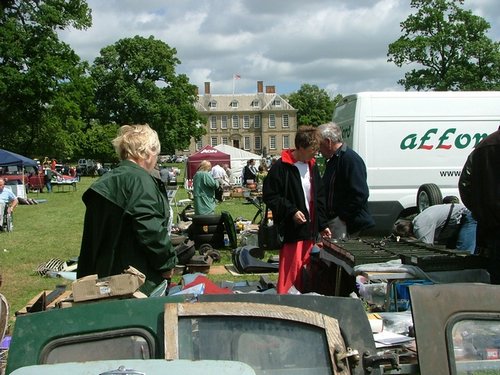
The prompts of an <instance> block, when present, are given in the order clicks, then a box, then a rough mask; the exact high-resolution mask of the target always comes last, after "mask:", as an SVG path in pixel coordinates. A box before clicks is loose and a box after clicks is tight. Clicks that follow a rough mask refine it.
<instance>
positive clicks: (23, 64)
mask: <svg viewBox="0 0 500 375" xmlns="http://www.w3.org/2000/svg"><path fill="white" fill-rule="evenodd" d="M90 25H91V15H90V9H89V8H88V6H87V4H86V2H85V1H84V0H8V1H2V2H1V3H0V134H2V137H1V138H0V147H2V148H8V149H10V150H13V151H17V152H19V153H22V154H25V155H30V156H42V155H48V156H51V157H52V156H54V157H55V156H57V157H62V158H65V157H70V156H72V153H73V152H74V149H75V144H76V143H75V142H74V141H72V138H71V137H73V136H74V135H75V134H76V135H78V132H79V131H80V129H81V127H82V125H83V124H82V120H81V115H82V112H81V111H82V109H81V107H82V106H81V105H80V104H81V103H75V102H74V100H77V99H82V98H83V97H84V96H85V92H87V93H91V91H83V92H82V91H81V90H80V89H81V88H82V87H88V85H87V84H86V83H85V79H84V77H82V75H84V74H85V68H86V66H85V64H82V63H81V62H80V59H79V57H78V56H77V55H76V54H75V53H74V51H73V50H72V49H71V48H70V47H69V46H68V45H66V44H65V43H63V42H61V41H60V40H59V39H58V36H57V33H56V30H58V29H64V28H66V27H70V26H71V27H75V28H77V29H84V28H87V27H89V26H90ZM86 100H87V103H88V96H87V99H86ZM68 134H71V137H70V136H69V135H68ZM55 150H58V151H57V155H54V154H55V153H56V151H55ZM59 150H60V151H59Z"/></svg>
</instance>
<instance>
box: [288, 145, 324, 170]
mask: <svg viewBox="0 0 500 375" xmlns="http://www.w3.org/2000/svg"><path fill="white" fill-rule="evenodd" d="M293 151H294V150H292V149H288V150H283V151H282V152H281V161H283V162H284V163H288V164H295V163H296V162H297V161H298V160H296V159H295V158H294V157H293ZM307 164H309V170H311V169H312V167H313V166H314V165H315V164H316V159H315V158H312V159H311V160H309V161H308V162H307Z"/></svg>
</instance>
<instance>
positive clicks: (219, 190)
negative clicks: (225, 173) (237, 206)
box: [215, 185, 224, 202]
mask: <svg viewBox="0 0 500 375" xmlns="http://www.w3.org/2000/svg"><path fill="white" fill-rule="evenodd" d="M223 194H224V188H223V187H222V185H219V187H218V188H217V189H215V199H216V200H217V201H218V202H222V201H223V198H222V196H223Z"/></svg>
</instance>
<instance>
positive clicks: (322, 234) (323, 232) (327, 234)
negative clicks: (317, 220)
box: [321, 227, 332, 238]
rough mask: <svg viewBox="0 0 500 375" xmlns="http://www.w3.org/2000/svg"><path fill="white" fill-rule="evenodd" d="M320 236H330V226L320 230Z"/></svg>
mask: <svg viewBox="0 0 500 375" xmlns="http://www.w3.org/2000/svg"><path fill="white" fill-rule="evenodd" d="M321 237H322V238H331V237H332V232H331V231H330V228H328V227H327V228H326V229H324V230H322V231H321Z"/></svg>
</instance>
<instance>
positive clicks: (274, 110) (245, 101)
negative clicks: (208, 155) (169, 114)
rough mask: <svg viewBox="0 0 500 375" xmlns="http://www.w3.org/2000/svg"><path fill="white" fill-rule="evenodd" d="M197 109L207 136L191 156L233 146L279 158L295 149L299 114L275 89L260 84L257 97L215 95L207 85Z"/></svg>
mask: <svg viewBox="0 0 500 375" xmlns="http://www.w3.org/2000/svg"><path fill="white" fill-rule="evenodd" d="M204 89H205V91H204V93H203V95H198V102H197V103H196V108H197V110H198V111H199V112H200V114H201V115H202V116H203V117H205V118H206V123H205V124H204V126H205V127H206V130H207V133H206V134H205V135H204V136H202V138H201V139H200V140H198V142H195V140H193V141H192V142H191V145H190V149H189V152H190V153H193V152H195V151H197V150H200V149H201V148H203V147H204V146H206V145H211V146H216V145H218V144H228V145H230V146H233V147H236V148H240V149H243V150H246V151H250V152H253V153H255V154H259V155H264V156H268V155H279V154H280V153H281V150H283V149H287V148H293V147H294V144H293V141H294V137H295V133H296V131H297V110H296V109H294V108H293V107H292V106H291V105H290V104H289V103H288V102H287V101H286V100H285V99H283V98H282V97H281V96H280V95H279V94H277V93H276V90H275V87H274V86H266V87H265V91H264V83H263V81H257V92H256V93H254V94H212V93H211V92H210V82H205V88H204Z"/></svg>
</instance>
